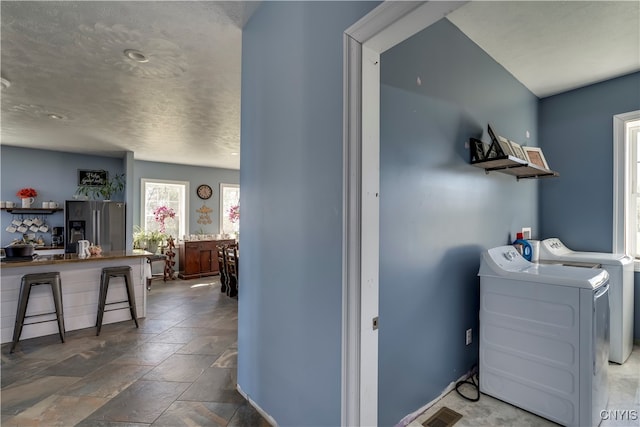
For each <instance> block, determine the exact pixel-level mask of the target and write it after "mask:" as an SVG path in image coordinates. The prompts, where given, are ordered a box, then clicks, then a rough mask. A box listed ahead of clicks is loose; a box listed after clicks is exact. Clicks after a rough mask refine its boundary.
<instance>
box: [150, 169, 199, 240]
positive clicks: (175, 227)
mask: <svg viewBox="0 0 640 427" xmlns="http://www.w3.org/2000/svg"><path fill="white" fill-rule="evenodd" d="M140 194H141V195H142V201H141V204H140V206H141V207H142V209H141V210H142V218H141V221H140V226H141V227H142V228H143V229H144V230H147V231H154V230H159V229H160V224H159V223H158V222H157V221H156V220H155V215H154V213H153V212H154V210H155V209H157V208H158V207H160V206H166V207H168V208H171V209H173V211H174V212H175V213H176V216H175V218H173V219H168V220H167V221H166V222H165V226H166V231H165V233H166V234H167V235H170V236H173V238H174V239H176V240H177V239H178V238H181V236H184V235H185V234H187V229H188V228H189V216H188V215H187V206H188V205H189V200H188V194H189V183H188V182H185V181H165V180H158V179H154V180H151V179H142V185H141V191H140Z"/></svg>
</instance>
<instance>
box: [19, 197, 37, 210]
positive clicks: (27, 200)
mask: <svg viewBox="0 0 640 427" xmlns="http://www.w3.org/2000/svg"><path fill="white" fill-rule="evenodd" d="M35 201H36V199H34V198H33V197H23V198H22V207H23V208H25V209H28V208H30V207H31V205H32V204H33V202H35Z"/></svg>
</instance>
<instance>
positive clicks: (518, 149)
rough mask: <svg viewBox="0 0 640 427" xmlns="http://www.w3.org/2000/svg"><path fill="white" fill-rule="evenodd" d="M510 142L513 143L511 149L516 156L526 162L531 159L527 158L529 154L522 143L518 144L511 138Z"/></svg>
mask: <svg viewBox="0 0 640 427" xmlns="http://www.w3.org/2000/svg"><path fill="white" fill-rule="evenodd" d="M509 144H511V151H513V155H514V156H516V157H517V158H519V159H521V160H524V161H525V162H528V161H529V160H528V159H527V155H526V154H525V152H524V150H523V149H522V146H521V145H520V144H518V143H517V142H513V141H511V140H509Z"/></svg>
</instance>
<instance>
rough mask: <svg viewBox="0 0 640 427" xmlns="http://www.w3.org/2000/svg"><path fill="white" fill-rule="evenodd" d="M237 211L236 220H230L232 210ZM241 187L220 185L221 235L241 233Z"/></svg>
mask: <svg viewBox="0 0 640 427" xmlns="http://www.w3.org/2000/svg"><path fill="white" fill-rule="evenodd" d="M232 209H234V210H237V212H238V215H237V216H236V218H237V219H236V220H235V221H234V220H233V218H230V216H229V215H230V213H231V210H232ZM239 213H240V186H239V185H237V184H222V183H221V184H220V233H223V234H227V233H238V232H239V231H240V219H239Z"/></svg>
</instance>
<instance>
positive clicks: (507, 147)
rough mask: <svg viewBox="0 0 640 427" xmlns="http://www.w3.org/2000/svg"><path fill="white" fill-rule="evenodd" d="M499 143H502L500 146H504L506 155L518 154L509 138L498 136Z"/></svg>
mask: <svg viewBox="0 0 640 427" xmlns="http://www.w3.org/2000/svg"><path fill="white" fill-rule="evenodd" d="M498 143H499V144H500V148H502V152H503V153H504V154H505V156H516V153H514V152H513V149H512V148H511V144H510V143H509V140H508V139H507V138H505V137H503V136H498ZM516 157H517V156H516Z"/></svg>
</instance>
